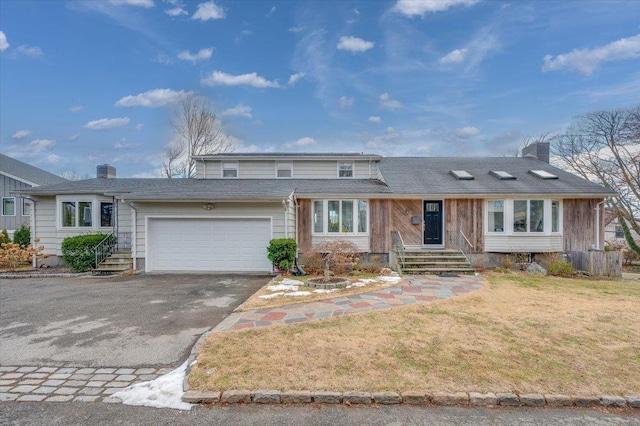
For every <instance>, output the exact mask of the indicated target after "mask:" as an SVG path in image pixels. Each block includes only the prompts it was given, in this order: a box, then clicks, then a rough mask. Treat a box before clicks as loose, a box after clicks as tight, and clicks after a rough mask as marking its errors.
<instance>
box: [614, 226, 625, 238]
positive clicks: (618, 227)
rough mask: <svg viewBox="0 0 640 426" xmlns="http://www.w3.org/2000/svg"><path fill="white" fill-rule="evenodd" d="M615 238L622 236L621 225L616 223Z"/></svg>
mask: <svg viewBox="0 0 640 426" xmlns="http://www.w3.org/2000/svg"><path fill="white" fill-rule="evenodd" d="M616 238H624V230H623V229H622V225H616Z"/></svg>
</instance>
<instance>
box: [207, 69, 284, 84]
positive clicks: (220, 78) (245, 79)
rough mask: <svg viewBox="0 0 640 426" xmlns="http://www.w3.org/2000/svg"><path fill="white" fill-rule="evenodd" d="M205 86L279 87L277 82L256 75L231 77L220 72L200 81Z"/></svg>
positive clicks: (253, 73) (214, 72)
mask: <svg viewBox="0 0 640 426" xmlns="http://www.w3.org/2000/svg"><path fill="white" fill-rule="evenodd" d="M200 83H202V84H203V85H205V86H252V87H258V88H265V87H280V85H279V84H278V82H277V81H269V80H266V79H265V78H264V77H260V76H259V75H258V74H257V73H255V72H252V73H250V74H241V75H231V74H226V73H223V72H222V71H213V72H212V73H211V74H209V76H208V77H206V78H203V79H202V80H200Z"/></svg>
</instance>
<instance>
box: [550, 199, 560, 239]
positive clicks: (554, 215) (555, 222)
mask: <svg viewBox="0 0 640 426" xmlns="http://www.w3.org/2000/svg"><path fill="white" fill-rule="evenodd" d="M551 232H560V201H559V200H551Z"/></svg>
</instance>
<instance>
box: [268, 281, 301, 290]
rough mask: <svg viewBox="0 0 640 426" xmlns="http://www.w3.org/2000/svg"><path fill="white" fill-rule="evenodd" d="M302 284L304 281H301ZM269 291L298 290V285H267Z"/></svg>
mask: <svg viewBox="0 0 640 426" xmlns="http://www.w3.org/2000/svg"><path fill="white" fill-rule="evenodd" d="M300 284H302V283H300ZM267 290H269V291H298V285H291V284H276V285H270V286H267Z"/></svg>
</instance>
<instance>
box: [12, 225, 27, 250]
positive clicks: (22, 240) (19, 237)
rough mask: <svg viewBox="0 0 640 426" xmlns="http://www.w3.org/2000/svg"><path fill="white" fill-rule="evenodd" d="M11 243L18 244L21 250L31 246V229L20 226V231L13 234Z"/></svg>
mask: <svg viewBox="0 0 640 426" xmlns="http://www.w3.org/2000/svg"><path fill="white" fill-rule="evenodd" d="M13 242H14V243H16V244H19V245H20V247H22V248H24V247H26V246H28V245H29V244H31V229H30V228H29V227H28V226H25V225H22V226H21V227H20V229H18V230H17V231H16V232H15V233H14V234H13Z"/></svg>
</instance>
